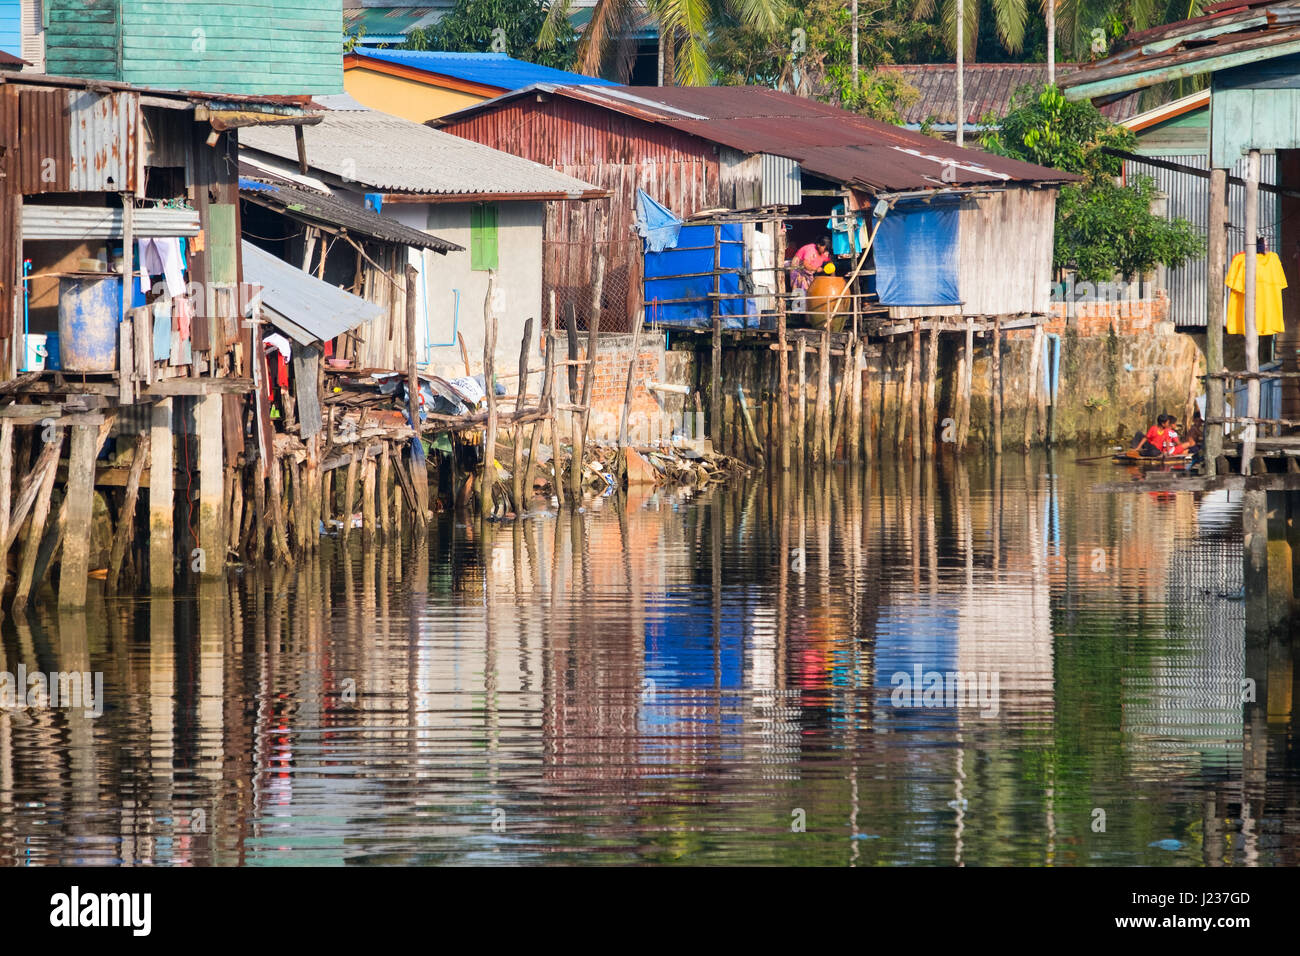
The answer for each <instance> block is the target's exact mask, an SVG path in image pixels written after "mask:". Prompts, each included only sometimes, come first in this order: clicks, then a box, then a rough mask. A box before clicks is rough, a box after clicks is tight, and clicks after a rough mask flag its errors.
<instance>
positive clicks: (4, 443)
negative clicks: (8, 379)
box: [0, 419, 14, 594]
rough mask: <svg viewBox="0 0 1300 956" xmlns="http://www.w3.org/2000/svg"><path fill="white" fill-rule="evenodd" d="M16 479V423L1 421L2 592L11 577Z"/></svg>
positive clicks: (0, 574)
mask: <svg viewBox="0 0 1300 956" xmlns="http://www.w3.org/2000/svg"><path fill="white" fill-rule="evenodd" d="M13 481H14V423H13V422H11V421H9V420H7V419H6V420H5V421H3V422H0V543H3V544H4V547H3V549H2V550H0V594H4V592H5V582H6V579H7V578H8V577H9V546H8V544H7V543H6V542H7V541H8V539H9V506H10V504H11V498H12V497H13Z"/></svg>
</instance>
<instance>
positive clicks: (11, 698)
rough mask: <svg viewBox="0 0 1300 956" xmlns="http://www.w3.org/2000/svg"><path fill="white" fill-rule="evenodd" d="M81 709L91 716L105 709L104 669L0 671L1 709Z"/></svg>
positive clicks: (24, 669)
mask: <svg viewBox="0 0 1300 956" xmlns="http://www.w3.org/2000/svg"><path fill="white" fill-rule="evenodd" d="M19 709H30V710H46V709H49V710H59V709H63V710H82V711H84V712H85V714H86V716H87V717H89V718H91V719H92V720H93V719H95V718H96V717H100V716H102V715H103V713H104V672H103V671H95V672H94V673H93V674H92V673H91V672H90V671H50V672H49V673H45V672H44V671H31V672H30V673H29V672H28V670H27V666H26V665H25V664H19V665H18V673H17V674H12V673H10V672H9V671H0V710H19Z"/></svg>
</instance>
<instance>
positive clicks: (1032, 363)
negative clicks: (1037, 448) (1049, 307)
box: [1024, 325, 1043, 451]
mask: <svg viewBox="0 0 1300 956" xmlns="http://www.w3.org/2000/svg"><path fill="white" fill-rule="evenodd" d="M1029 351H1030V355H1029V388H1028V394H1027V395H1026V396H1025V397H1026V401H1025V440H1024V450H1025V451H1029V449H1030V448H1031V447H1032V446H1033V441H1034V432H1035V430H1036V429H1037V422H1038V396H1039V394H1040V393H1041V392H1042V388H1041V379H1042V375H1041V372H1040V368H1041V364H1040V363H1041V361H1042V355H1043V327H1042V326H1041V325H1035V326H1034V339H1033V342H1032V343H1031V344H1030V346H1029Z"/></svg>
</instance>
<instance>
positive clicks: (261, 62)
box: [45, 0, 343, 94]
mask: <svg viewBox="0 0 1300 956" xmlns="http://www.w3.org/2000/svg"><path fill="white" fill-rule="evenodd" d="M47 8H48V11H49V20H50V25H49V28H48V30H47V31H46V35H45V45H46V69H47V70H48V71H49V72H50V73H61V74H68V75H71V76H86V77H94V78H96V79H112V80H120V81H122V82H126V83H136V84H139V85H140V86H151V87H155V88H158V89H185V90H211V91H213V92H220V93H322V94H323V93H338V92H341V91H342V90H343V4H342V0H248V2H244V3H225V2H221V0H47Z"/></svg>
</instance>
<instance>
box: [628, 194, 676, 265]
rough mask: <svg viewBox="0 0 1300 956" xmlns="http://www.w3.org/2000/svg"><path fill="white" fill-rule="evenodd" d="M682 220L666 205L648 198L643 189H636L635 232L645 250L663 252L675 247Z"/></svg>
mask: <svg viewBox="0 0 1300 956" xmlns="http://www.w3.org/2000/svg"><path fill="white" fill-rule="evenodd" d="M681 230H682V221H681V220H680V219H678V218H677V217H676V216H674V215H673V214H672V211H671V210H670V209H668V208H667V207H666V206H663V205H660V204H659V203H657V202H655V200H653V199H651V198H650V195H649V194H648V193H646V191H645V190H643V189H638V190H637V191H636V232H637V235H638V236H640V237H641V238H642V239H644V240H645V251H646V252H663V251H664V250H665V249H675V248H677V236H678V234H679V233H680V232H681Z"/></svg>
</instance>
